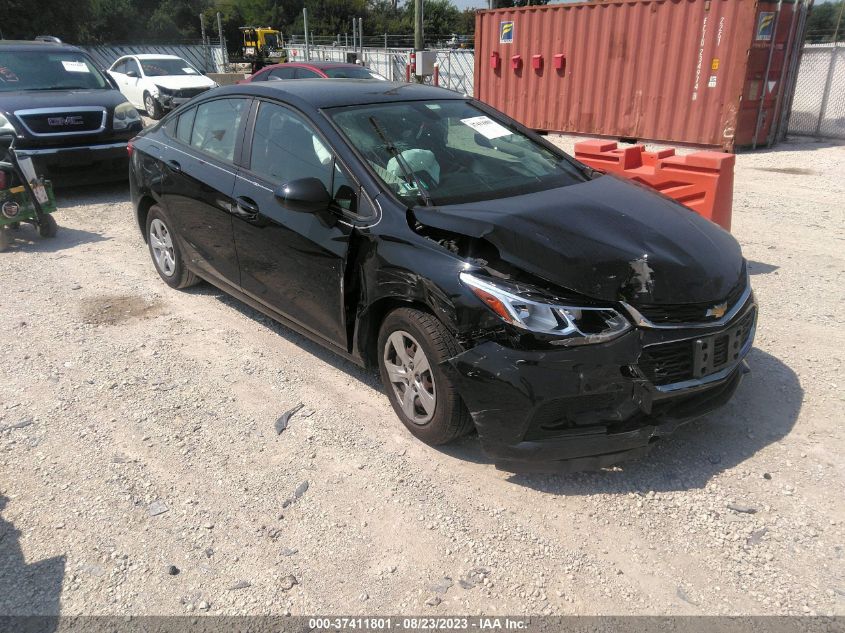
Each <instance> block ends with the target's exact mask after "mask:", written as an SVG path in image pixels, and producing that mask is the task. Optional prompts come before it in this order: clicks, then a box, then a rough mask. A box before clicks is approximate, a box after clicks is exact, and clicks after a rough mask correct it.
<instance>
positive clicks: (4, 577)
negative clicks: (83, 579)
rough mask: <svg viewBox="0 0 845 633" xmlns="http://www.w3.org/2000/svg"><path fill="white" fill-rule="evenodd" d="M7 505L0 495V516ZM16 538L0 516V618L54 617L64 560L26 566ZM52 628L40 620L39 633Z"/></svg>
mask: <svg viewBox="0 0 845 633" xmlns="http://www.w3.org/2000/svg"><path fill="white" fill-rule="evenodd" d="M8 502H9V499H7V498H6V497H4V496H2V495H0V513H2V511H3V510H5V509H6V505H7V503H8ZM20 537H21V532H20V530H18V529H16V528H15V526H14V525H12V523H10V522H9V521H7V520H6V519H4V518H3V516H2V514H0V616H23V615H30V616H31V615H38V616H58V615H59V603H60V600H61V595H62V580H63V579H64V575H65V557H64V556H56V557H54V558H48V559H45V560H42V561H38V562H35V563H30V564H27V563H26V560H25V558H24V554H23V550H22V548H21V544H20ZM55 624H56V621H54V620H53V618H47V619H42V620H41V627H40V630H41V631H44V632H47V631H53V630H54V628H55ZM0 628H2V627H0Z"/></svg>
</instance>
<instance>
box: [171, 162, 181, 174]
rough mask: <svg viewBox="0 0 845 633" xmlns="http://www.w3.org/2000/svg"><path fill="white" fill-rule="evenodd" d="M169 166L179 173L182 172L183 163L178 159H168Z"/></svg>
mask: <svg viewBox="0 0 845 633" xmlns="http://www.w3.org/2000/svg"><path fill="white" fill-rule="evenodd" d="M167 166H168V167H170V169H172V170H173V171H174V172H175V173H177V174H181V173H182V165H180V164H179V161H178V160H169V161H167Z"/></svg>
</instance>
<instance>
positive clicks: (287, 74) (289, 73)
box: [267, 66, 296, 81]
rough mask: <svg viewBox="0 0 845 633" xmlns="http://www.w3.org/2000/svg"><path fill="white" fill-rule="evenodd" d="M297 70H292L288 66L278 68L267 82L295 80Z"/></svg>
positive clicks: (269, 75)
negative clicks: (294, 75)
mask: <svg viewBox="0 0 845 633" xmlns="http://www.w3.org/2000/svg"><path fill="white" fill-rule="evenodd" d="M295 70H296V68H290V67H287V66H282V67H281V68H276V69H274V70H271V71H270V72H269V73H268V76H267V80H268V81H272V80H274V79H293V74H294V71H295Z"/></svg>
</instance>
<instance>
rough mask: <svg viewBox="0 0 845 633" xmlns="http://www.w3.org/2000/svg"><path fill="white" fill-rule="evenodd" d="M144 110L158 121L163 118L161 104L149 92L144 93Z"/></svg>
mask: <svg viewBox="0 0 845 633" xmlns="http://www.w3.org/2000/svg"><path fill="white" fill-rule="evenodd" d="M144 110H146V112H147V116H148V117H150V118H151V119H152V120H153V121H158V120H159V119H160V118H161V115H162V108H161V104H160V103H159V102H158V101H157V100H156V99H155V98H154V97H153V96H152V95H151V94H150V93H149V92H145V93H144Z"/></svg>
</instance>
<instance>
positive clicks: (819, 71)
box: [788, 42, 845, 138]
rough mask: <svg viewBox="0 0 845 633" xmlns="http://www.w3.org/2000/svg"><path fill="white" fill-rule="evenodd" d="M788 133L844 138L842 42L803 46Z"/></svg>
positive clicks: (844, 50) (844, 49)
mask: <svg viewBox="0 0 845 633" xmlns="http://www.w3.org/2000/svg"><path fill="white" fill-rule="evenodd" d="M788 132H789V133H790V134H798V135H805V136H821V137H827V138H845V44H843V43H842V42H838V43H831V44H809V45H807V46H805V47H804V52H803V53H802V56H801V66H800V67H799V69H798V80H797V83H796V85H795V93H794V97H793V100H792V110H791V113H790V117H789V128H788Z"/></svg>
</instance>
